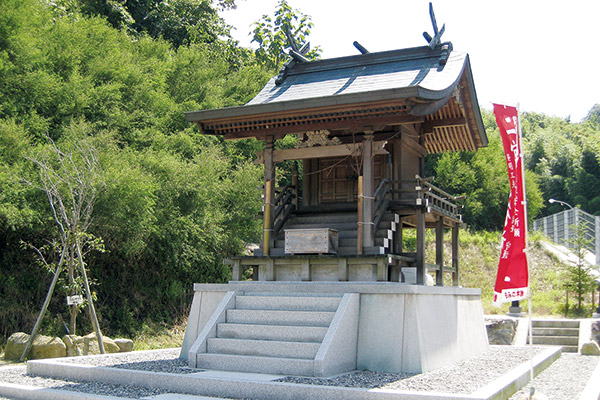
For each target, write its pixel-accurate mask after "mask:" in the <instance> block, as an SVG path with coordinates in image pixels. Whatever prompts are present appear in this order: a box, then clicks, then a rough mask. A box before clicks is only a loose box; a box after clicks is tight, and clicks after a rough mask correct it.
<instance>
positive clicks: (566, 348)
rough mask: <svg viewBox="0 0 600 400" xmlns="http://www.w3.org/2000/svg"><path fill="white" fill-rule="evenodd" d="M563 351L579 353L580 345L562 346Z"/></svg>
mask: <svg viewBox="0 0 600 400" xmlns="http://www.w3.org/2000/svg"><path fill="white" fill-rule="evenodd" d="M562 352H563V353H579V346H562Z"/></svg>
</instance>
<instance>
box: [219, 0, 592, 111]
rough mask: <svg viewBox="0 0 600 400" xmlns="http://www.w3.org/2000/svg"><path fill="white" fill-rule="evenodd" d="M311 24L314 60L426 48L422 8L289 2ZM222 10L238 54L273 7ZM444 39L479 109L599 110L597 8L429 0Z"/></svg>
mask: <svg viewBox="0 0 600 400" xmlns="http://www.w3.org/2000/svg"><path fill="white" fill-rule="evenodd" d="M288 2H289V4H290V5H291V6H292V7H293V8H295V9H299V10H300V11H301V12H302V13H304V14H307V15H310V16H311V17H312V22H313V23H314V27H313V30H312V32H311V34H310V37H309V39H310V42H311V45H312V46H315V45H318V46H321V48H322V49H323V52H322V58H332V57H341V56H348V55H353V54H359V53H358V50H356V49H355V48H354V46H353V45H352V42H353V41H355V40H357V41H358V42H360V43H361V44H362V45H363V46H364V47H366V48H367V49H368V50H369V51H371V52H376V51H384V50H394V49H400V48H406V47H415V46H423V45H426V42H425V39H424V38H423V36H422V34H423V31H427V32H429V33H430V34H433V29H432V27H431V21H430V19H429V8H428V7H429V1H428V0H362V1H357V0H289V1H288ZM236 3H237V9H236V10H232V11H227V12H224V13H223V14H222V15H223V17H224V18H225V21H226V22H227V23H228V24H230V25H232V26H234V28H235V30H233V32H232V34H233V36H234V38H236V39H237V40H239V41H240V44H241V45H242V46H246V47H252V45H251V43H250V41H251V36H250V35H249V33H250V31H251V30H252V28H251V25H252V23H253V22H255V21H257V20H258V19H260V18H261V16H262V15H264V14H268V15H273V13H274V11H275V7H276V5H277V3H278V0H237V1H236ZM433 7H434V11H435V16H436V19H437V23H438V27H439V28H440V29H441V27H442V24H444V23H445V24H446V32H445V33H444V35H443V36H442V40H443V41H451V42H452V44H453V45H454V49H455V50H459V51H465V52H467V53H469V56H470V58H471V67H472V69H473V77H474V80H475V88H476V90H477V96H478V99H479V105H480V106H481V107H483V108H486V109H488V110H489V109H491V108H492V103H502V104H509V105H517V103H519V104H520V109H521V111H533V112H538V113H544V114H547V115H554V116H558V117H563V118H566V117H567V116H570V117H571V121H572V122H579V121H580V120H581V119H582V118H584V117H585V116H586V115H587V112H588V111H589V110H590V109H591V108H592V106H593V105H594V104H596V103H600V43H599V32H600V23H599V22H600V1H599V0H570V1H557V0H545V1H541V0H502V1H490V0H437V1H436V0H433Z"/></svg>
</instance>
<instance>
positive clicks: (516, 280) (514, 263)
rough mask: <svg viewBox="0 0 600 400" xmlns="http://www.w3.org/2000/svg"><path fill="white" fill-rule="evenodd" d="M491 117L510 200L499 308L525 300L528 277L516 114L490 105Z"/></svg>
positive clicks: (496, 296)
mask: <svg viewBox="0 0 600 400" xmlns="http://www.w3.org/2000/svg"><path fill="white" fill-rule="evenodd" d="M494 114H495V115H496V122H497V123H498V128H499V129H500V136H501V137H502V144H503V145H504V155H505V156H506V165H507V167H508V177H509V181H510V197H509V199H508V209H507V211H506V220H505V221H504V232H503V233H502V246H501V252H500V261H499V263H498V276H497V277H496V285H495V287H494V300H493V304H494V305H495V306H500V305H501V304H502V303H505V302H508V301H515V300H521V299H525V298H527V296H528V294H529V274H528V272H527V255H526V254H525V246H526V240H527V238H526V236H527V213H526V209H525V204H526V203H525V181H524V177H523V164H522V162H523V153H522V151H521V132H520V129H521V127H520V126H519V118H518V112H517V109H516V108H515V107H508V106H504V105H498V104H494Z"/></svg>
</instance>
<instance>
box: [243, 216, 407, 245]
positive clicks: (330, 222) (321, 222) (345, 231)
mask: <svg viewBox="0 0 600 400" xmlns="http://www.w3.org/2000/svg"><path fill="white" fill-rule="evenodd" d="M353 207H354V208H353V209H352V207H350V206H347V207H345V208H344V207H338V208H337V209H335V208H334V210H335V211H332V210H327V209H323V210H319V209H318V208H316V211H314V210H311V211H310V212H308V211H304V210H302V209H300V210H297V211H295V212H294V213H293V214H292V216H291V217H290V218H289V219H288V220H287V221H286V223H285V225H284V226H283V228H282V229H281V230H280V232H279V234H278V235H277V237H276V238H275V246H274V247H273V248H272V249H271V255H284V254H285V252H284V250H285V229H312V228H331V229H335V230H337V231H338V242H339V245H338V249H337V254H338V255H340V256H345V255H355V254H356V237H357V215H356V206H353ZM399 221H400V217H399V216H398V215H397V214H394V213H391V212H388V213H386V214H384V215H383V216H382V218H381V221H380V222H379V225H378V227H377V230H376V231H375V243H374V246H372V247H366V248H364V249H363V254H386V253H388V252H389V250H390V249H391V248H392V243H393V238H394V232H396V230H397V229H398V228H399V227H398V223H399ZM255 255H260V254H259V252H255Z"/></svg>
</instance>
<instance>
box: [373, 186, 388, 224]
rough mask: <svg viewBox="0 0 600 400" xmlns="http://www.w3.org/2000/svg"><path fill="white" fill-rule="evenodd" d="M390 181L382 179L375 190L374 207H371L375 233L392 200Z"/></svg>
mask: <svg viewBox="0 0 600 400" xmlns="http://www.w3.org/2000/svg"><path fill="white" fill-rule="evenodd" d="M391 183H392V181H390V180H389V179H385V178H384V179H382V180H381V182H379V185H378V186H377V189H375V194H374V195H373V198H374V200H375V205H374V206H373V231H374V232H375V231H377V227H378V226H379V222H380V221H381V218H382V217H383V215H384V214H385V212H386V210H387V209H388V206H389V204H390V200H391V198H392V188H391V185H390V184H391Z"/></svg>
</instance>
